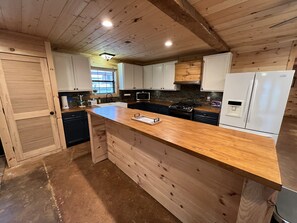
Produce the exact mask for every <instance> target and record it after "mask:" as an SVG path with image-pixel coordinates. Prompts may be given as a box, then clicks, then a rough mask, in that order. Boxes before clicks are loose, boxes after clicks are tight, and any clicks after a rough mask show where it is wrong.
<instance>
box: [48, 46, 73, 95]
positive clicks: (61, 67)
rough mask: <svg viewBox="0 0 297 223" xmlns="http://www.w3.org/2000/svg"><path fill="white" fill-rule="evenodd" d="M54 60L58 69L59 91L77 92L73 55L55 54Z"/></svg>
mask: <svg viewBox="0 0 297 223" xmlns="http://www.w3.org/2000/svg"><path fill="white" fill-rule="evenodd" d="M53 59H54V63H55V69H56V78H57V84H58V90H59V91H73V90H75V88H76V86H75V79H74V73H73V64H72V59H71V55H69V54H66V53H57V52H53Z"/></svg>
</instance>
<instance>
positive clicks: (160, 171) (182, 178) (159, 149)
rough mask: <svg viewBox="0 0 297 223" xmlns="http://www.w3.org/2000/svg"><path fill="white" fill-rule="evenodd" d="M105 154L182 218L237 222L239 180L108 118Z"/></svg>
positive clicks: (237, 177) (224, 171)
mask: <svg viewBox="0 0 297 223" xmlns="http://www.w3.org/2000/svg"><path fill="white" fill-rule="evenodd" d="M106 130H107V143H108V158H109V159H110V160H111V161H112V162H113V163H115V164H116V165H117V166H118V167H119V168H120V169H121V170H122V171H124V172H125V173H126V174H127V175H128V176H129V177H130V178H132V179H133V180H134V181H135V182H136V183H138V184H139V185H140V186H141V187H142V188H143V189H144V190H146V191H147V192H148V193H149V194H151V195H152V196H153V197H154V198H155V199H156V200H157V201H159V202H160V203H161V204H162V205H163V206H165V207H166V208H167V209H169V210H170V211H171V212H172V213H173V214H174V215H176V216H177V217H178V218H179V219H181V220H182V221H184V222H235V221H236V218H237V213H238V207H239V203H240V197H241V190H242V186H243V178H242V177H240V176H238V175H236V174H234V173H231V172H229V171H226V170H223V169H221V168H219V167H216V166H214V165H211V164H209V163H207V162H205V161H202V160H200V159H198V158H196V157H193V156H191V155H188V154H185V153H183V152H181V151H179V150H176V149H174V148H171V147H170V146H167V145H165V144H162V143H160V142H157V141H155V140H153V139H151V138H149V137H146V136H144V135H142V134H140V133H136V132H134V131H132V130H130V129H129V128H127V127H124V126H121V125H119V124H116V123H114V122H112V121H106Z"/></svg>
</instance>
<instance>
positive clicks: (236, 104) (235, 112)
mask: <svg viewBox="0 0 297 223" xmlns="http://www.w3.org/2000/svg"><path fill="white" fill-rule="evenodd" d="M242 113H243V101H241V100H228V112H227V114H226V115H228V116H232V117H238V118H240V117H242Z"/></svg>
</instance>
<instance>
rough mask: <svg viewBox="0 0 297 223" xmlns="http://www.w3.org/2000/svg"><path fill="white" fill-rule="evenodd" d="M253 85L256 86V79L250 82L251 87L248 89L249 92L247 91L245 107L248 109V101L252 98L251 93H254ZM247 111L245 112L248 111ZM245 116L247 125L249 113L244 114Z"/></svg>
mask: <svg viewBox="0 0 297 223" xmlns="http://www.w3.org/2000/svg"><path fill="white" fill-rule="evenodd" d="M253 84H254V79H253V80H251V81H250V85H249V88H248V90H247V92H246V97H245V101H246V102H245V105H244V107H246V109H248V108H249V106H248V105H249V103H248V99H249V98H250V95H251V93H252V89H253ZM246 109H245V110H246ZM244 115H245V119H244V122H245V123H246V122H247V119H248V111H247V112H246V114H244Z"/></svg>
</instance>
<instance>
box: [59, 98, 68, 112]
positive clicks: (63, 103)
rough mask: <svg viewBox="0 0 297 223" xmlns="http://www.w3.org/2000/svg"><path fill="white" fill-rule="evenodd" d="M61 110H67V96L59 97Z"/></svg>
mask: <svg viewBox="0 0 297 223" xmlns="http://www.w3.org/2000/svg"><path fill="white" fill-rule="evenodd" d="M61 101H62V109H69V105H68V100H67V96H61Z"/></svg>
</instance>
